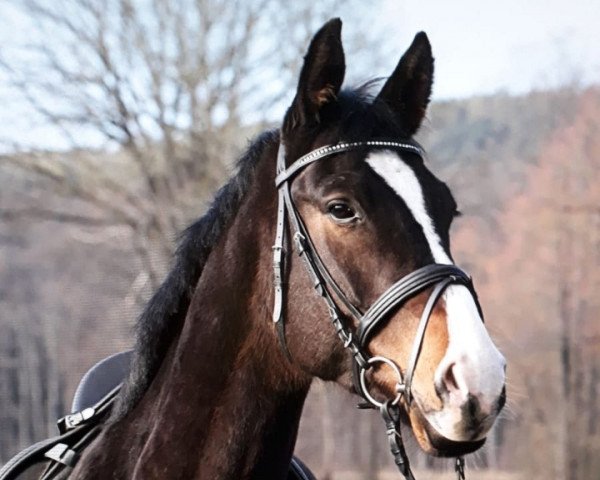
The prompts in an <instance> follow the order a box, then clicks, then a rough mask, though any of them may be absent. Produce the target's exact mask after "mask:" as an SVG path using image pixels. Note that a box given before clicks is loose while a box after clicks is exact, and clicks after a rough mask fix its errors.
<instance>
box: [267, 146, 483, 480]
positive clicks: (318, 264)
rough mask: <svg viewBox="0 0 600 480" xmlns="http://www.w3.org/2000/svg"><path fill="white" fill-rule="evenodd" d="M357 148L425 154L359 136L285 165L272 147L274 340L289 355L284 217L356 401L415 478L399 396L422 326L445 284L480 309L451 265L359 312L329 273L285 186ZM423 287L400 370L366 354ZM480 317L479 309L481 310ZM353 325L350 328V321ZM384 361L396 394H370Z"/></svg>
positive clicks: (399, 286)
mask: <svg viewBox="0 0 600 480" xmlns="http://www.w3.org/2000/svg"><path fill="white" fill-rule="evenodd" d="M356 149H382V150H396V151H400V152H408V153H412V154H416V155H419V156H420V157H424V152H423V150H422V149H421V148H420V147H419V146H417V145H415V144H413V143H408V142H396V141H363V142H344V143H337V144H334V145H326V146H324V147H321V148H318V149H316V150H313V151H311V152H309V153H307V154H306V155H304V156H302V157H300V158H299V159H297V160H295V161H294V162H292V163H291V164H290V165H289V167H287V168H286V158H285V156H286V154H285V147H284V146H283V144H282V143H280V145H279V150H278V153H277V175H276V178H275V186H276V187H277V190H278V207H277V226H276V234H275V243H274V245H273V273H274V289H275V300H274V307H273V321H274V323H275V325H276V328H277V332H278V336H279V341H280V344H281V348H282V349H283V352H284V353H285V355H286V356H287V358H288V359H289V360H290V361H292V358H291V355H290V352H289V350H288V347H287V343H286V338H285V322H284V318H285V315H284V293H285V292H284V286H285V282H284V277H283V275H284V266H285V262H284V261H285V256H286V250H285V248H286V245H287V235H288V232H287V228H286V226H287V223H288V222H289V225H290V233H291V238H292V240H293V243H294V245H295V250H296V253H297V254H298V255H299V256H300V257H301V258H302V260H303V263H304V265H305V267H306V271H307V272H308V275H309V277H310V279H311V282H312V284H313V286H314V288H315V290H316V292H317V293H318V294H319V295H320V296H321V297H322V298H323V300H324V301H325V303H326V304H327V308H328V310H329V316H330V319H331V322H332V323H333V326H334V327H335V329H336V332H337V334H338V336H339V338H340V339H341V341H342V342H343V344H344V347H345V348H347V349H348V350H349V351H350V354H351V355H352V358H353V362H352V372H353V382H354V386H355V389H356V391H357V393H358V394H359V395H360V396H361V397H362V398H363V399H364V400H365V402H366V403H365V404H364V405H361V407H365V408H376V409H378V410H379V411H380V413H381V415H382V417H383V420H384V422H385V424H386V434H387V437H388V443H389V446H390V451H391V453H392V455H393V456H394V461H395V463H396V465H397V466H398V469H399V470H400V472H401V473H402V474H403V475H404V477H405V478H406V479H407V480H414V476H413V473H412V471H411V468H410V464H409V460H408V457H407V455H406V451H405V449H404V443H403V440H402V436H401V431H400V406H399V403H400V401H401V400H402V399H404V402H405V403H406V404H407V405H410V404H411V402H412V399H413V397H412V393H411V385H412V379H413V375H414V372H415V369H416V366H417V362H418V360H419V356H420V353H421V348H422V344H423V338H424V335H425V330H426V328H427V324H428V322H429V318H430V317H431V314H432V312H433V309H434V307H435V305H436V303H437V301H438V300H439V299H440V298H441V296H442V295H443V293H444V291H445V290H446V288H448V287H449V286H450V285H453V284H459V285H464V286H465V287H467V288H468V289H469V291H470V292H471V294H472V296H473V298H474V300H475V304H476V305H477V308H478V309H479V311H480V313H481V308H480V306H479V302H478V300H477V295H476V293H475V290H474V288H473V284H472V281H471V278H470V276H469V275H467V274H466V273H465V272H464V271H463V270H461V269H460V268H458V267H456V266H454V265H445V264H435V263H434V264H429V265H425V266H424V267H421V268H419V269H417V270H415V271H413V272H411V273H409V274H408V275H406V276H405V277H403V278H401V279H400V280H398V281H397V282H395V283H394V284H393V285H391V286H390V287H389V288H388V289H387V290H386V291H385V292H384V293H383V294H382V295H381V296H380V297H379V298H378V299H377V300H376V301H375V302H374V303H373V304H372V305H371V306H370V307H369V309H368V310H367V311H366V312H364V313H362V312H361V311H360V310H359V309H358V308H357V307H356V306H354V305H353V304H352V302H351V301H350V300H349V299H348V297H347V296H346V295H345V294H344V292H343V290H342V289H341V288H340V286H339V285H338V284H337V283H336V281H335V280H334V279H333V277H332V276H331V274H330V273H329V271H328V270H327V267H326V266H325V264H324V263H323V261H322V260H321V258H320V256H319V254H318V252H317V250H316V248H315V246H314V244H313V242H312V240H311V238H310V235H309V233H308V230H307V229H306V226H305V225H304V223H303V221H302V218H301V217H300V215H299V213H298V211H297V209H296V207H295V205H294V202H293V199H292V196H291V191H290V186H291V182H292V181H293V180H294V178H295V176H296V175H297V174H299V173H300V172H301V171H302V170H303V169H304V168H305V167H307V166H308V165H311V164H312V163H314V162H316V161H318V160H321V159H323V158H326V157H330V156H333V155H336V154H339V153H343V152H347V151H350V150H356ZM427 288H432V291H431V293H430V295H429V299H428V300H427V302H426V304H425V308H424V309H423V312H422V314H421V318H420V322H419V326H418V328H417V333H416V335H415V339H414V341H413V347H412V352H411V355H410V359H409V362H408V365H407V367H406V369H405V370H404V374H403V373H402V371H401V369H400V368H399V367H398V366H397V365H396V364H395V363H394V362H393V361H392V360H390V359H389V358H386V357H382V356H371V355H370V354H369V352H368V350H367V346H368V344H369V341H370V339H371V338H372V336H373V335H374V333H375V332H376V331H377V330H378V329H379V328H380V327H382V326H383V325H384V323H386V322H385V321H386V319H389V317H390V314H391V313H392V312H393V311H395V310H396V309H398V308H399V307H401V306H402V305H403V304H404V303H405V302H406V301H407V300H409V299H410V298H412V297H414V296H415V295H417V294H418V293H420V292H422V291H424V290H425V289H427ZM334 295H335V299H337V301H338V302H339V303H341V304H342V305H343V306H344V307H345V309H346V311H347V312H349V314H350V316H351V317H352V318H353V320H354V321H350V320H349V319H348V318H347V317H346V315H344V314H343V313H342V311H341V310H340V308H339V306H338V302H336V300H335V299H334ZM481 318H483V315H482V316H481ZM355 324H356V325H358V327H357V328H356V329H355V328H354V325H355ZM382 363H383V364H386V365H387V366H389V367H390V368H391V369H392V370H393V371H394V372H395V374H396V376H397V377H398V383H397V385H396V397H395V398H393V399H387V400H384V401H380V400H378V399H376V398H375V397H373V396H372V395H371V393H370V392H369V389H368V385H367V372H368V371H369V370H370V369H371V368H372V367H373V366H374V365H376V364H382ZM455 471H456V474H457V478H458V479H464V478H465V476H464V460H463V458H462V457H460V458H457V459H456V464H455Z"/></svg>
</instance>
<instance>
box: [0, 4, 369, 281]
mask: <svg viewBox="0 0 600 480" xmlns="http://www.w3.org/2000/svg"><path fill="white" fill-rule="evenodd" d="M12 4H13V5H14V6H15V7H16V8H17V9H18V11H19V12H21V13H22V14H24V15H25V16H26V18H28V19H29V21H30V23H31V25H32V26H33V27H34V30H33V31H32V32H31V36H30V38H29V39H28V42H27V44H26V45H20V46H19V49H18V54H15V53H14V52H12V54H11V52H8V53H6V50H5V52H4V55H2V57H0V66H1V68H2V70H3V73H4V75H5V76H6V77H7V78H8V79H9V82H10V84H11V86H12V89H13V91H15V92H17V93H18V95H20V96H21V97H22V98H23V99H25V100H26V101H27V102H28V103H29V104H30V105H31V106H32V107H33V109H34V110H35V112H36V113H37V114H38V115H39V116H40V117H41V119H42V122H44V124H45V125H47V126H48V129H49V130H48V131H51V132H52V133H53V134H55V135H59V136H60V137H61V138H62V139H63V142H64V144H65V145H66V146H67V147H68V148H69V149H70V150H77V155H73V154H71V155H68V156H63V157H57V156H56V155H54V156H52V157H51V158H50V159H49V158H48V155H47V154H45V153H42V154H40V152H36V153H31V148H30V147H31V146H30V145H29V146H28V145H15V144H14V143H13V142H10V141H8V140H6V139H5V140H4V143H5V144H6V145H7V146H8V149H9V150H10V151H11V152H14V151H19V152H24V151H26V152H28V155H21V156H20V157H19V158H18V159H15V158H14V157H12V156H11V157H10V158H9V157H7V158H5V159H4V160H5V162H10V163H11V164H12V165H13V166H15V167H17V168H22V169H26V170H27V171H29V172H34V173H35V174H38V175H41V176H43V177H45V178H46V179H50V180H51V181H52V182H54V184H55V187H56V188H57V190H60V191H61V192H62V193H63V194H64V195H67V196H70V197H76V198H79V199H81V200H83V201H84V202H85V203H87V204H89V205H90V206H91V207H93V208H94V209H95V210H97V212H98V214H99V215H96V216H93V217H89V216H87V215H81V214H77V215H73V214H69V213H66V212H60V213H59V212H56V214H55V213H53V212H48V211H47V210H46V209H45V208H43V207H41V206H39V205H37V206H35V207H29V208H28V209H27V210H24V211H20V212H17V213H19V214H30V215H32V216H42V217H47V218H51V217H52V216H53V215H55V217H56V219H58V220H62V221H68V220H70V221H73V222H81V223H85V224H99V225H112V224H114V225H123V226H126V227H127V228H129V229H130V231H131V239H132V242H133V244H134V247H135V250H136V252H137V254H138V255H139V257H140V258H141V260H142V264H143V266H144V267H143V268H144V270H145V271H146V274H147V277H148V278H149V280H150V283H151V285H152V286H153V287H154V286H156V285H157V284H158V282H159V281H160V279H161V277H162V273H163V270H164V266H165V265H166V263H167V260H168V258H169V257H170V254H171V250H172V245H173V239H174V237H175V235H176V233H177V232H178V231H179V230H180V229H181V228H182V226H184V225H185V224H186V223H187V222H189V219H190V216H191V215H192V214H197V213H198V210H199V208H198V199H204V198H206V192H207V191H212V190H213V189H214V187H215V185H216V184H217V183H219V182H221V181H222V180H223V177H224V174H225V172H226V170H227V161H229V160H230V159H231V158H233V157H235V154H236V153H237V151H238V150H239V148H240V147H241V143H242V139H243V138H245V137H246V136H247V135H248V134H251V133H252V131H253V130H255V129H256V128H257V127H259V126H261V125H263V124H264V122H265V121H268V120H270V119H272V118H273V113H274V112H275V111H277V112H278V113H281V108H280V107H281V100H282V99H283V98H284V96H285V95H288V94H289V93H290V92H291V91H292V89H291V86H292V85H293V83H294V82H295V77H296V75H297V71H298V68H297V67H298V65H299V62H300V61H301V59H302V54H303V51H304V49H305V48H306V45H307V43H308V40H309V38H310V36H311V35H312V33H313V32H314V30H315V29H316V28H317V26H318V25H319V24H320V23H321V22H322V21H323V20H324V19H325V18H327V17H329V16H333V15H335V12H339V11H341V10H342V7H345V9H348V8H350V7H351V8H352V9H353V11H354V15H357V16H358V15H360V13H357V12H360V10H361V8H360V5H359V2H357V1H354V2H353V1H352V0H346V1H344V0H325V1H322V2H311V3H304V2H277V1H274V0H250V1H242V0H210V1H209V0H152V1H149V2H146V1H141V0H57V1H52V2H50V1H47V0H14V1H13V2H12ZM371 8H372V7H371ZM363 10H365V11H366V9H363ZM355 39H356V40H357V43H358V42H363V43H362V44H361V45H360V46H361V47H363V46H365V43H364V41H365V34H364V33H362V34H361V33H359V34H357V36H356V37H355ZM90 146H94V147H99V148H102V149H103V150H106V148H109V149H112V150H113V151H116V152H117V153H116V154H115V155H113V156H112V158H111V159H110V160H107V159H106V158H104V157H103V158H102V160H99V158H98V155H90V154H89V153H87V152H86V150H87V149H89V147H90ZM14 214H15V212H3V215H14Z"/></svg>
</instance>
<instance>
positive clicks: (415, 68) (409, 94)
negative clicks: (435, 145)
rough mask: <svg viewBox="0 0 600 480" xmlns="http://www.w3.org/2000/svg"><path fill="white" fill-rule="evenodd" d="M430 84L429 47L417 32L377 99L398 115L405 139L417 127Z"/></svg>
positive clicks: (425, 37)
mask: <svg viewBox="0 0 600 480" xmlns="http://www.w3.org/2000/svg"><path fill="white" fill-rule="evenodd" d="M432 84H433V56H432V54H431V45H430V44H429V39H428V38H427V35H426V34H425V32H419V33H417V35H416V36H415V39H414V40H413V42H412V44H411V46H410V47H409V48H408V50H407V51H406V53H405V54H404V55H403V56H402V58H401V59H400V62H399V63H398V66H397V67H396V69H395V70H394V73H392V75H391V76H390V78H388V80H387V82H386V83H385V85H384V86H383V88H382V89H381V92H380V93H379V95H378V96H377V98H378V99H380V100H382V101H384V102H385V103H386V104H387V105H388V106H389V107H390V108H391V109H392V110H393V111H394V112H396V113H397V114H398V116H399V117H400V121H401V124H402V125H403V127H404V128H405V129H406V133H407V134H408V135H409V136H412V135H413V134H414V133H416V131H417V130H418V129H419V127H420V126H421V122H422V120H423V117H424V116H425V111H426V110H427V105H428V104H429V97H430V96H431V86H432Z"/></svg>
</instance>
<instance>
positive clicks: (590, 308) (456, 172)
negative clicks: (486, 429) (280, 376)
mask: <svg viewBox="0 0 600 480" xmlns="http://www.w3.org/2000/svg"><path fill="white" fill-rule="evenodd" d="M365 3H366V2H360V1H356V0H355V1H353V0H320V1H319V2H309V1H298V2H276V1H272V0H246V1H241V0H237V1H236V0H3V1H2V3H1V4H0V105H1V106H2V108H1V109H0V464H2V463H3V462H5V461H6V460H7V459H8V458H9V457H10V456H12V455H13V454H15V453H16V452H17V451H18V450H20V449H21V448H23V447H25V446H27V445H29V444H31V443H33V442H34V441H36V440H39V439H42V438H45V437H47V436H50V435H52V434H54V433H55V432H56V430H55V425H54V422H55V420H56V419H57V418H58V417H60V416H62V415H63V414H64V413H66V412H67V411H68V408H69V406H70V400H71V397H72V395H73V392H74V389H75V386H76V385H77V382H78V381H79V379H80V377H81V376H82V374H83V373H84V372H85V371H86V370H87V369H88V368H89V367H90V366H92V365H93V364H94V363H95V362H96V361H98V360H99V359H101V358H103V357H104V356H106V355H109V354H111V353H114V352H117V351H120V350H123V349H127V348H129V347H130V345H131V342H132V336H131V332H132V325H133V323H134V322H135V319H136V316H137V315H138V313H139V311H140V308H141V306H142V305H143V304H144V302H145V301H146V300H147V299H148V297H149V295H150V294H151V293H152V291H153V290H154V289H155V288H156V286H157V285H158V284H159V283H160V281H161V279H162V277H163V275H164V274H165V272H166V270H167V269H168V265H169V259H170V256H171V253H172V251H173V247H174V242H175V239H176V237H177V232H178V231H180V230H181V229H182V228H183V227H184V226H185V225H186V224H188V223H189V222H190V221H191V220H192V219H194V218H197V217H198V216H200V215H201V214H202V213H203V211H204V209H205V207H206V205H207V203H208V202H209V201H210V199H211V196H212V194H213V192H214V191H215V189H216V188H217V187H218V186H220V185H221V184H222V183H223V182H225V181H226V179H227V177H228V175H229V174H230V172H231V167H232V165H233V163H234V160H235V159H236V157H237V156H238V155H239V154H240V153H241V152H242V151H243V150H244V148H245V147H246V145H247V142H248V139H250V138H252V137H253V136H254V135H255V134H256V133H257V132H259V131H261V130H263V129H264V128H267V127H274V126H277V125H278V123H279V122H280V120H281V118H282V115H283V112H284V111H285V108H286V107H287V105H288V104H289V103H290V101H291V99H292V97H293V93H294V87H295V83H296V78H297V75H298V72H299V67H300V65H301V61H302V57H303V55H304V52H305V49H306V46H307V44H308V41H309V39H310V38H311V36H312V34H313V33H314V32H315V31H316V29H317V28H318V27H319V26H320V25H321V24H322V23H323V21H324V20H326V19H328V18H330V17H333V16H340V17H341V18H342V19H343V21H344V32H343V35H344V42H345V48H346V54H347V64H348V70H349V71H348V75H347V82H346V85H352V84H353V83H355V84H357V83H359V82H362V81H365V80H369V79H371V78H374V77H382V76H386V75H389V73H391V71H392V69H393V67H394V66H395V65H396V63H397V61H398V59H399V58H400V56H401V54H402V53H403V52H404V50H405V49H406V48H407V47H408V45H409V43H410V41H411V40H412V36H413V35H414V34H415V33H416V32H417V31H419V30H425V31H426V32H427V33H428V35H429V37H430V40H431V42H432V44H433V50H434V55H435V56H436V82H435V85H434V101H433V105H432V106H431V108H430V110H429V113H428V118H427V120H426V121H425V123H424V125H423V127H422V129H421V132H420V134H419V140H420V141H421V142H422V143H423V145H424V146H425V147H426V149H427V150H428V152H429V160H428V161H429V163H430V166H431V169H432V170H433V171H434V172H435V173H436V174H437V175H438V176H439V177H440V178H442V179H443V180H445V181H446V182H448V183H449V185H450V186H451V188H452V190H453V192H454V194H455V196H456V197H457V199H458V202H459V208H460V210H461V211H462V213H463V216H462V217H461V218H460V219H458V220H457V221H456V222H455V225H454V227H453V229H454V231H453V236H452V239H453V252H454V256H455V258H456V260H457V262H458V263H459V264H460V265H462V266H464V267H465V268H466V269H467V270H468V271H470V272H471V273H472V274H473V276H474V278H475V281H476V285H477V288H478V292H479V294H480V297H481V300H482V303H483V306H484V310H485V312H486V321H487V327H488V329H489V330H490V331H491V332H492V334H493V337H494V339H495V340H496V342H497V343H498V345H499V346H500V347H501V349H502V350H503V352H504V354H505V355H506V357H507V359H508V362H509V366H508V378H509V383H510V385H509V391H508V398H509V400H508V401H509V403H508V406H507V408H506V409H505V413H504V414H503V417H502V419H501V420H500V421H499V422H498V423H497V426H496V427H495V429H494V431H493V433H492V434H491V435H490V436H489V439H488V442H487V445H486V447H485V448H484V449H483V450H482V451H480V452H478V453H477V454H475V455H471V456H469V457H468V458H467V464H468V465H469V470H470V471H469V472H468V478H469V479H471V480H475V479H484V478H487V479H511V480H517V479H575V480H584V479H585V480H592V479H598V478H600V418H599V414H600V399H599V396H600V395H599V394H600V321H599V320H600V318H599V317H600V295H599V294H600V268H599V267H600V50H598V47H597V46H598V45H600V33H599V32H600V30H599V29H598V28H597V21H598V19H600V5H599V4H598V2H597V1H591V0H590V1H585V0H573V1H571V2H568V3H567V2H564V1H562V0H561V1H557V0H546V1H542V0H537V1H530V2H522V1H519V0H505V1H504V2H481V1H478V0H455V1H453V2H436V1H432V0H420V1H414V0H406V1H400V0H375V1H373V2H369V4H368V5H365ZM355 401H356V400H355V399H353V398H351V397H350V396H349V395H348V394H346V393H344V392H341V391H340V390H339V389H337V388H335V387H331V386H329V385H325V384H323V383H321V382H315V384H314V386H313V389H312V391H311V394H310V397H309V400H308V403H307V406H306V409H305V415H304V417H303V422H302V428H301V432H300V437H299V440H298V445H297V453H298V454H299V455H300V456H301V458H303V459H304V460H305V461H306V462H307V463H308V464H309V465H311V466H312V467H313V468H314V470H315V471H316V472H317V473H318V474H319V475H320V476H321V477H322V478H329V479H356V480H358V479H369V480H371V479H380V480H383V479H387V478H398V477H397V474H396V473H393V467H394V466H393V464H392V461H391V456H390V455H389V454H388V452H387V446H386V442H385V438H383V431H382V429H381V425H380V419H379V418H378V417H377V415H372V414H369V413H364V412H358V411H357V410H356V409H355V408H354V404H355ZM365 439H368V448H365ZM409 450H410V452H409V453H410V455H411V457H412V458H413V459H414V460H413V462H414V463H415V465H416V467H417V470H421V471H423V472H422V473H421V476H419V477H418V478H453V476H452V474H451V473H450V469H451V462H450V461H447V460H432V459H429V458H427V457H425V456H423V455H420V454H419V453H418V450H417V447H416V445H414V444H413V445H410V446H409ZM321 477H320V478H321Z"/></svg>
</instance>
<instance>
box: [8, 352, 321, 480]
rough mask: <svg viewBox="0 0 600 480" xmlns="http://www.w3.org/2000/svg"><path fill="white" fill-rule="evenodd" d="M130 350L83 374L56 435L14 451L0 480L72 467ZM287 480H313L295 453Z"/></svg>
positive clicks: (47, 477)
mask: <svg viewBox="0 0 600 480" xmlns="http://www.w3.org/2000/svg"><path fill="white" fill-rule="evenodd" d="M131 356H132V352H131V351H125V352H120V353H116V354H114V355H111V356H109V357H107V358H105V359H103V360H101V361H100V362H98V363H96V365H94V366H93V367H92V368H90V369H89V370H88V371H87V373H86V374H85V375H84V376H83V377H82V379H81V381H80V382H79V385H78V386H77V389H76V390H75V395H74V397H73V403H72V406H71V413H69V414H68V415H65V416H64V417H62V418H61V419H59V420H58V421H57V424H58V430H59V435H57V436H55V437H52V438H49V439H46V440H42V441H41V442H38V443H36V444H34V445H32V446H30V447H28V448H26V449H25V450H23V451H22V452H20V453H18V454H17V455H15V456H14V457H13V458H12V459H10V460H9V461H8V463H7V464H6V465H4V467H3V468H2V469H1V470H0V480H18V479H19V477H21V476H22V475H24V474H25V473H29V472H30V470H31V469H33V468H34V467H40V466H43V465H44V464H47V467H46V468H45V470H43V472H42V473H41V477H40V480H52V479H54V478H56V477H57V476H58V475H59V474H60V473H62V472H65V471H67V470H71V469H72V468H73V467H74V466H75V465H76V464H77V460H78V459H79V457H80V456H81V453H82V452H83V450H84V449H85V447H87V446H88V445H89V444H90V443H91V442H92V440H93V439H94V438H96V436H97V435H98V434H99V433H100V429H101V426H102V422H103V420H105V419H106V418H107V417H108V416H109V415H110V412H111V410H112V407H113V405H114V402H115V399H116V398H117V395H118V393H119V389H120V388H121V384H122V382H123V380H124V379H125V377H126V376H127V374H128V373H129V368H130V364H131ZM287 480H316V477H315V476H314V475H313V473H312V472H311V471H310V469H309V468H308V467H307V466H306V465H305V464H304V463H303V462H302V461H301V460H300V459H299V458H297V457H295V456H294V457H293V458H292V459H291V462H290V467H289V472H288V476H287Z"/></svg>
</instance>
